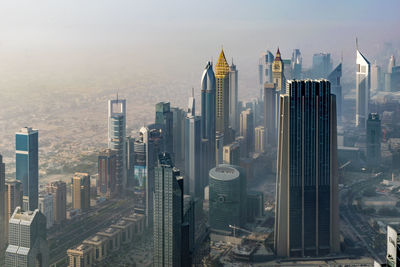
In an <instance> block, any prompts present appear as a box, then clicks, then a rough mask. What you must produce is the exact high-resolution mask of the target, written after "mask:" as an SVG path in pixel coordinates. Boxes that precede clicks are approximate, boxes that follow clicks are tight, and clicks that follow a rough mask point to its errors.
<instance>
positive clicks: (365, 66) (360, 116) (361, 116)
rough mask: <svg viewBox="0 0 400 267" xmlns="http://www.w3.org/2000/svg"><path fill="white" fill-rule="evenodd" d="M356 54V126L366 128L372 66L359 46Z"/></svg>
mask: <svg viewBox="0 0 400 267" xmlns="http://www.w3.org/2000/svg"><path fill="white" fill-rule="evenodd" d="M356 54H357V58H356V64H357V69H356V126H357V127H360V128H363V129H365V126H366V125H365V122H366V120H367V118H368V106H369V97H370V86H371V82H370V72H371V67H370V63H369V61H368V60H367V59H366V58H365V57H364V56H363V55H362V54H361V52H360V51H359V50H358V46H357V51H356Z"/></svg>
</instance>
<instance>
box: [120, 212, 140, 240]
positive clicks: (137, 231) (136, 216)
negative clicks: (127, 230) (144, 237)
mask: <svg viewBox="0 0 400 267" xmlns="http://www.w3.org/2000/svg"><path fill="white" fill-rule="evenodd" d="M122 219H124V220H126V221H130V222H133V223H134V227H133V229H134V232H133V233H134V234H139V235H140V234H142V233H143V232H144V223H145V220H144V215H143V214H138V213H132V214H131V215H129V216H128V217H124V218H122Z"/></svg>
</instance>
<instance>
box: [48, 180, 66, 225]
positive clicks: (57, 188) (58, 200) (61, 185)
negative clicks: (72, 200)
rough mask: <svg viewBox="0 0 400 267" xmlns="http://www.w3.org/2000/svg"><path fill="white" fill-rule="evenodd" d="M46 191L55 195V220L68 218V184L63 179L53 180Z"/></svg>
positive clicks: (59, 221) (57, 221) (61, 220)
mask: <svg viewBox="0 0 400 267" xmlns="http://www.w3.org/2000/svg"><path fill="white" fill-rule="evenodd" d="M46 191H47V192H48V193H50V194H52V195H53V213H54V221H55V222H56V223H61V222H63V221H65V219H66V218H67V184H66V183H65V182H63V181H56V182H51V183H50V184H48V185H47V187H46Z"/></svg>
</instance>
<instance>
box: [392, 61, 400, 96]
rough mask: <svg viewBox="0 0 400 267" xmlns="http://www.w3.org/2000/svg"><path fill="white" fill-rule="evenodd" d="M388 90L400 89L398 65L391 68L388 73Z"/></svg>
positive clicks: (399, 69) (395, 90)
mask: <svg viewBox="0 0 400 267" xmlns="http://www.w3.org/2000/svg"><path fill="white" fill-rule="evenodd" d="M390 90H391V91H392V92H399V91H400V66H395V67H393V68H392V73H391V74H390Z"/></svg>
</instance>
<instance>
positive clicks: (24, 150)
mask: <svg viewBox="0 0 400 267" xmlns="http://www.w3.org/2000/svg"><path fill="white" fill-rule="evenodd" d="M15 162H16V178H17V180H20V181H21V182H22V185H23V192H24V204H23V206H24V207H23V209H24V210H31V211H33V210H35V209H37V208H38V199H39V132H38V130H34V129H32V128H31V127H24V128H22V129H21V130H20V131H19V132H17V133H16V134H15Z"/></svg>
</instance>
